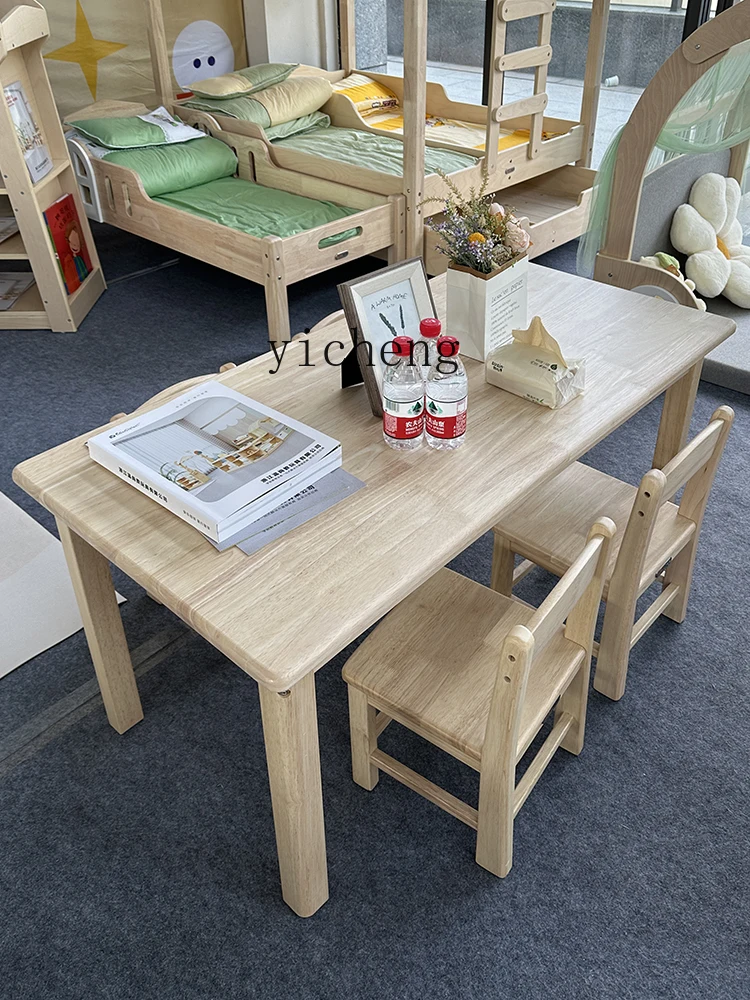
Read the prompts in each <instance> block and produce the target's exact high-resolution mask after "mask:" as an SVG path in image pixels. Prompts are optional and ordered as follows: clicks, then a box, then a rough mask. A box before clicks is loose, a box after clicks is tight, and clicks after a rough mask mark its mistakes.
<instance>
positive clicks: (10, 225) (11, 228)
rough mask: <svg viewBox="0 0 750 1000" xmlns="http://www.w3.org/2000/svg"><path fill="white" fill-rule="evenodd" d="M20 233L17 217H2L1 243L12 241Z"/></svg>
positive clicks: (0, 222) (0, 216) (0, 218)
mask: <svg viewBox="0 0 750 1000" xmlns="http://www.w3.org/2000/svg"><path fill="white" fill-rule="evenodd" d="M17 232H18V223H17V222H16V217H15V215H0V243H2V242H3V240H7V239H10V237H11V236H15V235H16V233H17Z"/></svg>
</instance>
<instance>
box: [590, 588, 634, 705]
mask: <svg viewBox="0 0 750 1000" xmlns="http://www.w3.org/2000/svg"><path fill="white" fill-rule="evenodd" d="M611 596H612V594H611V592H610V598H611ZM634 614H635V604H634V603H632V604H631V603H630V602H628V607H627V608H619V607H618V606H617V605H616V604H614V603H613V602H612V601H611V600H609V601H608V602H607V608H606V611H605V613H604V625H603V626H602V635H601V639H600V640H599V652H598V653H597V656H596V670H595V671H594V687H595V689H596V690H597V691H599V693H600V694H603V695H605V696H606V697H607V698H611V699H612V701H619V699H620V698H622V696H623V695H624V694H625V681H626V680H627V676H628V660H629V659H630V641H631V638H632V635H633V615H634Z"/></svg>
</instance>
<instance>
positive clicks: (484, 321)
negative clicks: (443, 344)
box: [445, 254, 529, 361]
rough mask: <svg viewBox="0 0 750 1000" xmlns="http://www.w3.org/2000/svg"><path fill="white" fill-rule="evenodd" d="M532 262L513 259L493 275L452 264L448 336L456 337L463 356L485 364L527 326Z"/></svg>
mask: <svg viewBox="0 0 750 1000" xmlns="http://www.w3.org/2000/svg"><path fill="white" fill-rule="evenodd" d="M528 274H529V258H528V257H527V256H526V254H522V255H521V256H519V257H514V258H513V260H509V261H508V263H507V264H503V266H502V267H499V268H498V269H497V270H496V271H492V272H491V273H490V274H482V273H481V271H474V270H473V269H472V268H469V267H462V266H461V265H459V264H451V265H450V266H449V267H448V271H447V272H446V285H447V287H446V300H447V301H446V305H447V318H446V330H445V332H446V333H447V334H450V336H452V337H457V338H458V341H459V343H460V345H461V349H460V350H461V354H463V355H464V356H465V357H467V358H474V359H475V360H476V361H484V360H485V358H486V357H487V355H488V354H490V353H491V352H492V351H494V350H496V349H497V348H498V347H501V346H502V345H503V344H508V343H510V341H511V340H512V339H513V337H512V334H511V331H512V330H519V329H523V328H525V327H527V326H528V323H529V319H528Z"/></svg>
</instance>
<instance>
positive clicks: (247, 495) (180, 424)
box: [88, 381, 341, 525]
mask: <svg viewBox="0 0 750 1000" xmlns="http://www.w3.org/2000/svg"><path fill="white" fill-rule="evenodd" d="M88 444H89V449H90V451H91V453H92V457H94V458H96V457H97V455H96V453H97V451H98V450H99V449H101V450H102V451H104V452H106V453H108V455H109V457H110V459H114V460H115V462H116V463H117V468H118V470H119V474H120V475H122V476H123V478H126V479H131V481H132V479H133V477H134V476H135V477H138V479H140V480H142V481H143V482H144V483H145V484H146V485H147V488H148V489H149V491H150V492H152V493H153V492H154V491H157V492H158V493H161V494H164V495H165V496H166V497H171V498H173V499H174V500H177V502H178V503H179V504H181V505H182V506H183V507H184V508H187V509H188V510H190V511H192V512H193V513H194V514H195V515H198V517H200V518H202V519H203V521H204V522H205V523H208V524H213V525H218V524H220V523H221V522H222V521H224V520H226V519H227V518H229V517H231V516H232V515H234V514H236V513H237V512H238V511H240V510H241V509H242V508H243V507H245V506H246V505H247V504H250V503H253V502H254V501H256V500H258V499H259V498H261V497H264V496H266V495H268V494H270V493H271V492H272V491H273V490H275V489H276V488H278V487H279V486H282V485H284V484H288V483H290V482H293V481H295V480H299V481H300V482H303V481H304V477H305V475H306V474H308V472H309V473H312V471H313V469H315V468H317V466H319V465H320V464H321V463H322V462H323V461H324V460H326V459H328V460H330V459H331V458H333V459H334V464H340V453H341V446H340V444H339V442H338V441H335V440H334V439H333V438H331V437H328V435H326V434H322V433H320V432H319V431H316V430H314V429H313V428H312V427H308V426H307V425H306V424H303V423H301V422H300V421H297V420H294V419H293V418H292V417H287V416H285V415H284V414H282V413H279V412H278V411H277V410H274V409H272V408H270V407H267V406H265V405H263V404H262V403H259V402H257V401H256V400H253V399H250V398H249V397H248V396H243V395H242V394H241V393H238V392H235V391H234V390H233V389H229V388H227V387H226V386H224V385H221V384H219V383H217V382H214V381H209V382H206V383H204V384H203V385H200V386H197V387H196V388H195V389H192V390H191V391H189V392H187V393H184V394H183V395H182V396H178V397H177V398H176V399H174V400H171V401H170V402H169V403H165V404H164V405H163V406H160V407H157V408H156V409H154V410H151V411H150V412H148V413H144V414H142V415H139V416H138V417H135V418H134V419H133V420H129V421H126V422H125V424H121V425H120V426H118V427H114V428H111V429H110V430H109V431H105V432H103V433H102V434H98V435H96V436H95V437H94V438H92V439H91V440H90V441H89V442H88ZM337 456H338V457H337ZM97 460H98V459H97ZM102 464H109V463H107V462H102ZM109 467H110V468H111V467H112V466H111V465H109ZM166 505H167V506H168V505H169V504H166Z"/></svg>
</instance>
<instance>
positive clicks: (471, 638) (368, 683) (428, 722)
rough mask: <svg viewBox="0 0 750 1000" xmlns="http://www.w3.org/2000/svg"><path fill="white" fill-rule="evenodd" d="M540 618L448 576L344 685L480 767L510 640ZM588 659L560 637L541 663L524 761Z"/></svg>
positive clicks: (375, 640)
mask: <svg viewBox="0 0 750 1000" xmlns="http://www.w3.org/2000/svg"><path fill="white" fill-rule="evenodd" d="M533 614H534V608H531V607H529V606H528V605H527V604H524V603H523V602H521V601H518V600H516V599H515V598H510V597H504V596H503V595H502V594H497V593H495V592H494V591H493V590H490V589H489V588H487V587H483V586H482V585H481V584H478V583H475V582H474V581H473V580H468V579H467V578H466V577H463V576H461V575H460V574H458V573H454V572H453V571H452V570H448V569H443V570H440V572H439V573H436V574H435V576H433V577H431V578H430V579H429V580H428V581H427V583H425V584H423V586H421V587H420V588H419V590H417V591H415V592H414V593H413V594H412V595H411V596H410V597H408V598H406V600H404V601H402V602H401V604H399V605H398V606H397V607H396V608H394V610H393V611H391V613H390V614H389V615H387V617H386V618H385V619H384V620H383V621H382V622H381V623H380V625H378V627H377V628H376V629H375V631H374V632H372V633H371V635H370V636H368V638H367V639H365V641H364V642H363V643H362V645H361V646H360V647H359V648H358V649H357V650H356V652H355V653H354V654H353V655H352V656H351V657H350V658H349V661H348V662H347V664H346V666H345V667H344V671H343V675H344V680H345V681H346V683H347V684H351V685H353V686H354V687H356V688H359V689H360V690H362V691H364V692H365V693H366V694H367V698H368V701H369V702H370V704H372V705H374V706H375V707H376V708H378V709H380V710H381V711H383V712H385V713H386V715H389V716H390V717H391V718H394V719H396V721H398V722H400V723H402V724H403V725H405V726H407V727H408V728H409V729H412V730H413V731H415V732H417V733H419V734H420V735H424V736H425V737H426V738H427V739H429V740H431V741H432V742H433V743H435V744H436V745H437V746H439V747H441V749H444V750H447V751H448V752H449V753H452V754H453V756H455V757H458V759H459V760H463V761H464V762H465V763H467V764H470V765H471V766H472V767H478V766H479V762H480V760H481V755H482V745H483V743H484V733H485V727H486V723H487V715H488V713H489V708H490V699H491V696H492V691H493V687H494V684H495V678H496V676H497V671H498V669H499V666H500V651H501V647H502V643H503V640H504V639H505V637H506V635H507V634H508V632H509V631H510V629H511V628H512V627H513V626H514V625H525V624H527V623H528V621H529V620H530V619H531V617H532V615H533ZM584 656H585V653H584V650H583V648H582V647H581V646H579V645H577V644H576V643H574V642H572V641H571V640H570V639H566V638H565V636H564V634H563V631H562V628H561V630H560V633H559V635H556V636H554V637H553V638H552V640H551V641H550V642H549V644H548V645H547V647H546V648H545V650H544V652H543V653H542V654H541V655H540V656H536V657H534V660H533V662H532V667H531V672H530V675H529V680H528V685H527V689H526V698H525V700H524V705H523V711H522V716H521V723H520V727H519V736H518V744H517V757H516V759H517V760H518V759H520V757H522V756H523V754H524V752H525V750H526V749H527V747H528V746H529V744H530V743H531V741H532V740H533V738H534V736H535V735H536V733H537V732H538V730H539V727H540V726H541V724H542V723H543V721H544V719H545V717H546V716H547V714H548V713H549V711H550V709H551V708H552V706H553V705H554V704H555V702H556V701H557V699H558V697H559V696H560V694H561V693H562V692H563V691H564V690H565V688H566V687H567V686H568V683H569V682H570V679H571V678H572V677H573V675H574V674H575V672H576V670H577V669H578V667H579V665H580V664H581V662H582V661H583V659H584Z"/></svg>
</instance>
